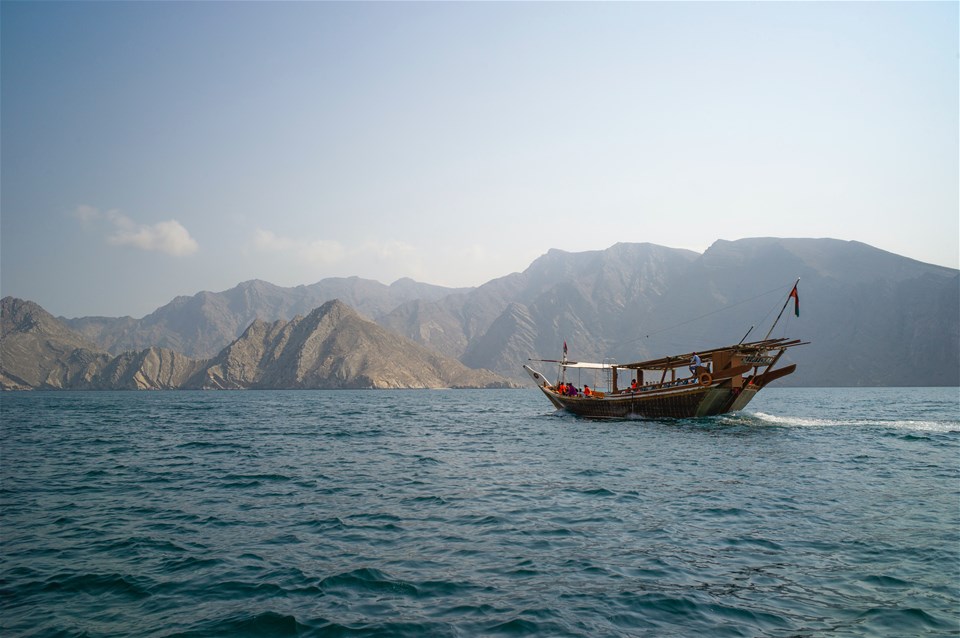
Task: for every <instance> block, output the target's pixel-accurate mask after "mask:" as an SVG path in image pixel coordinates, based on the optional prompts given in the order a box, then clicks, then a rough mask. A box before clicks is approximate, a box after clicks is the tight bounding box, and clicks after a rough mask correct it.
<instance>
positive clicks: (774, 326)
mask: <svg viewBox="0 0 960 638" xmlns="http://www.w3.org/2000/svg"><path fill="white" fill-rule="evenodd" d="M799 283H800V278H799V277H797V280H796V281H795V282H794V283H793V288H791V289H790V294H788V295H787V300H786V301H784V302H783V308H781V309H780V314H778V315H777V318H776V319H774V320H773V325H772V326H770V329H769V330H767V336H766V337H764V338H763V340H764V341H766V340H767V339H769V338H770V333H772V332H773V329H774V328H776V327H777V322H778V321H780V317H782V316H783V311H784V310H786V309H787V304H788V303H790V298H791V297H793V291H794V290H796V289H797V284H799Z"/></svg>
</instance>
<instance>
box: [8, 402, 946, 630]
mask: <svg viewBox="0 0 960 638" xmlns="http://www.w3.org/2000/svg"><path fill="white" fill-rule="evenodd" d="M0 402H2V403H0V407H2V426H0V427H2V457H0V462H2V467H0V479H2V484H0V515H2V518H0V525H2V528H0V542H2V545H0V548H2V556H0V605H2V607H0V630H2V631H0V633H2V634H3V635H4V636H34V635H36V636H48V635H53V636H243V635H262V636H287V635H291V636H292V635H301V636H310V635H317V636H327V635H331V636H499V635H545V636H591V637H593V636H695V635H703V636H785V637H786V636H822V635H826V636H957V635H960V611H958V609H960V593H958V579H960V395H958V390H957V389H956V388H947V389H943V388H937V389H829V390H816V389H776V388H771V389H768V390H765V391H764V392H763V393H761V394H760V395H759V396H758V397H757V399H756V400H755V401H754V403H753V404H751V406H750V410H749V411H748V412H745V413H741V414H738V415H733V416H726V417H719V418H714V419H704V420H691V421H673V422H668V421H664V422H631V421H619V422H596V421H587V420H581V419H577V418H575V417H571V416H569V415H564V414H557V413H553V412H552V411H551V410H549V409H548V406H547V403H546V401H545V399H543V397H542V396H540V395H539V393H537V392H535V391H532V390H529V391H466V390H463V391H398V392H389V391H358V392H351V391H337V392H322V391H316V392H312V391H311V392H208V393H204V392H156V393H135V392H127V393H25V394H20V393H14V394H9V393H8V394H4V395H2V397H0Z"/></svg>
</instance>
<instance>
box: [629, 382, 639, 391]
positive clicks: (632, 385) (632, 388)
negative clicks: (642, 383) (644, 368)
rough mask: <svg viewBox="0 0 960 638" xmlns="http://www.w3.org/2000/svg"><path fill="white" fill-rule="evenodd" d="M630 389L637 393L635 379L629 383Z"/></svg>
mask: <svg viewBox="0 0 960 638" xmlns="http://www.w3.org/2000/svg"><path fill="white" fill-rule="evenodd" d="M630 389H631V390H633V391H634V392H636V391H637V380H636V379H634V380H633V381H631V382H630Z"/></svg>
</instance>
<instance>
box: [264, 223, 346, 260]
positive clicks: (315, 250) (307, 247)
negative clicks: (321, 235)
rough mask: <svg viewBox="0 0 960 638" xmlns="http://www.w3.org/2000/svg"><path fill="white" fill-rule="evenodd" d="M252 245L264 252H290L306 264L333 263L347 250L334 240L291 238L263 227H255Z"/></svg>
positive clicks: (342, 257) (341, 257)
mask: <svg viewBox="0 0 960 638" xmlns="http://www.w3.org/2000/svg"><path fill="white" fill-rule="evenodd" d="M253 245H254V247H255V248H256V249H257V250H258V251H260V252H264V253H286V254H292V255H294V256H295V257H296V258H297V259H298V260H299V261H302V262H304V263H307V264H334V263H337V262H339V261H342V260H343V259H344V258H345V257H346V256H347V251H346V250H345V249H344V247H343V246H342V245H341V244H340V242H337V241H334V240H327V239H293V238H290V237H281V236H279V235H276V234H274V233H272V232H271V231H269V230H263V229H257V231H256V232H255V233H254V235H253Z"/></svg>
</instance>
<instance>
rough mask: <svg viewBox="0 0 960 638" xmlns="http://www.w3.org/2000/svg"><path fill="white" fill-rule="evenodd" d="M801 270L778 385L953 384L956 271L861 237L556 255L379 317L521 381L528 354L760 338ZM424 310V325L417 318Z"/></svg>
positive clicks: (648, 349)
mask: <svg viewBox="0 0 960 638" xmlns="http://www.w3.org/2000/svg"><path fill="white" fill-rule="evenodd" d="M796 277H800V278H801V283H800V288H799V289H800V295H801V298H802V299H803V302H802V306H803V312H802V314H801V316H800V317H799V318H797V317H794V316H793V315H792V313H791V312H787V313H785V316H784V318H783V319H782V320H781V322H780V324H779V325H778V326H777V329H776V332H775V333H774V334H773V336H783V335H789V336H793V337H798V338H802V339H806V340H809V341H811V342H812V343H811V345H810V346H806V347H804V348H798V349H796V350H795V351H792V352H791V353H790V356H791V357H792V359H791V361H794V362H796V363H798V364H800V365H799V369H798V371H797V373H796V374H795V375H792V376H791V377H789V378H788V379H785V380H784V382H783V383H784V385H807V386H822V385H826V386H829V385H841V386H857V385H899V386H923V385H958V384H960V301H958V293H960V278H958V271H957V270H955V269H950V268H944V267H940V266H933V265H930V264H924V263H921V262H918V261H915V260H911V259H907V258H904V257H901V256H899V255H894V254H892V253H888V252H885V251H882V250H878V249H876V248H873V247H870V246H867V245H866V244H862V243H859V242H846V241H839V240H832V239H776V238H756V239H744V240H739V241H718V242H716V243H715V244H713V245H712V246H711V247H710V248H709V249H708V250H707V251H706V252H705V253H704V254H702V255H698V254H696V253H692V252H690V251H683V250H674V249H669V248H664V247H661V246H654V245H651V244H617V245H615V246H613V247H611V248H609V249H607V250H602V251H591V252H584V253H565V252H562V251H558V250H551V251H550V252H548V253H547V254H546V255H544V256H543V257H541V258H539V259H538V260H536V261H535V262H533V263H532V264H531V265H530V267H529V268H528V269H527V270H525V271H524V272H522V273H515V274H513V275H509V276H507V277H503V278H500V279H496V280H493V281H491V282H488V283H486V284H484V285H482V286H480V287H478V288H476V289H474V290H472V291H468V292H466V293H463V294H458V295H450V296H447V297H444V298H442V299H440V300H438V301H435V302H429V303H425V302H411V303H408V304H405V305H403V306H400V307H399V308H398V309H397V310H395V311H393V312H392V313H390V314H389V315H387V316H386V317H384V318H383V319H381V323H382V324H383V325H386V326H388V327H390V328H392V329H394V330H396V331H397V332H400V333H401V334H404V335H406V336H408V337H410V338H411V339H414V340H416V341H418V342H420V343H423V344H424V345H429V346H431V347H434V348H436V349H438V350H440V351H442V352H444V353H445V354H448V355H450V356H457V357H459V358H460V359H461V361H463V362H464V363H466V364H467V365H469V366H472V367H473V366H481V367H484V368H487V369H490V370H493V371H496V372H499V373H500V374H503V375H504V376H510V377H511V378H515V379H518V378H519V377H520V373H519V372H518V371H519V370H520V364H521V363H522V362H523V361H524V360H526V359H527V358H529V357H533V358H536V357H538V356H539V357H546V358H553V357H558V356H559V354H560V350H561V347H562V344H563V342H564V341H566V342H567V343H568V345H569V348H570V356H571V357H573V358H578V359H582V360H593V361H600V360H603V359H604V358H612V359H615V360H617V361H621V362H623V361H636V360H642V359H647V358H653V357H659V356H664V355H669V354H672V353H674V352H686V351H690V350H695V349H702V348H707V347H713V346H717V345H725V344H729V343H736V342H737V341H739V340H740V339H741V338H742V337H743V336H744V335H745V334H746V333H747V331H748V330H749V329H750V328H751V326H754V328H753V330H752V331H751V332H750V338H754V339H756V338H761V337H763V336H764V335H765V334H766V332H767V330H768V329H769V328H770V326H771V324H772V323H773V320H774V318H775V317H776V315H777V312H778V311H779V310H780V308H782V304H783V302H784V301H785V298H786V294H787V293H788V292H789V291H790V288H791V287H792V284H793V282H794V280H795V278H796ZM424 317H426V318H427V321H423V320H422V318H424Z"/></svg>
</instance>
